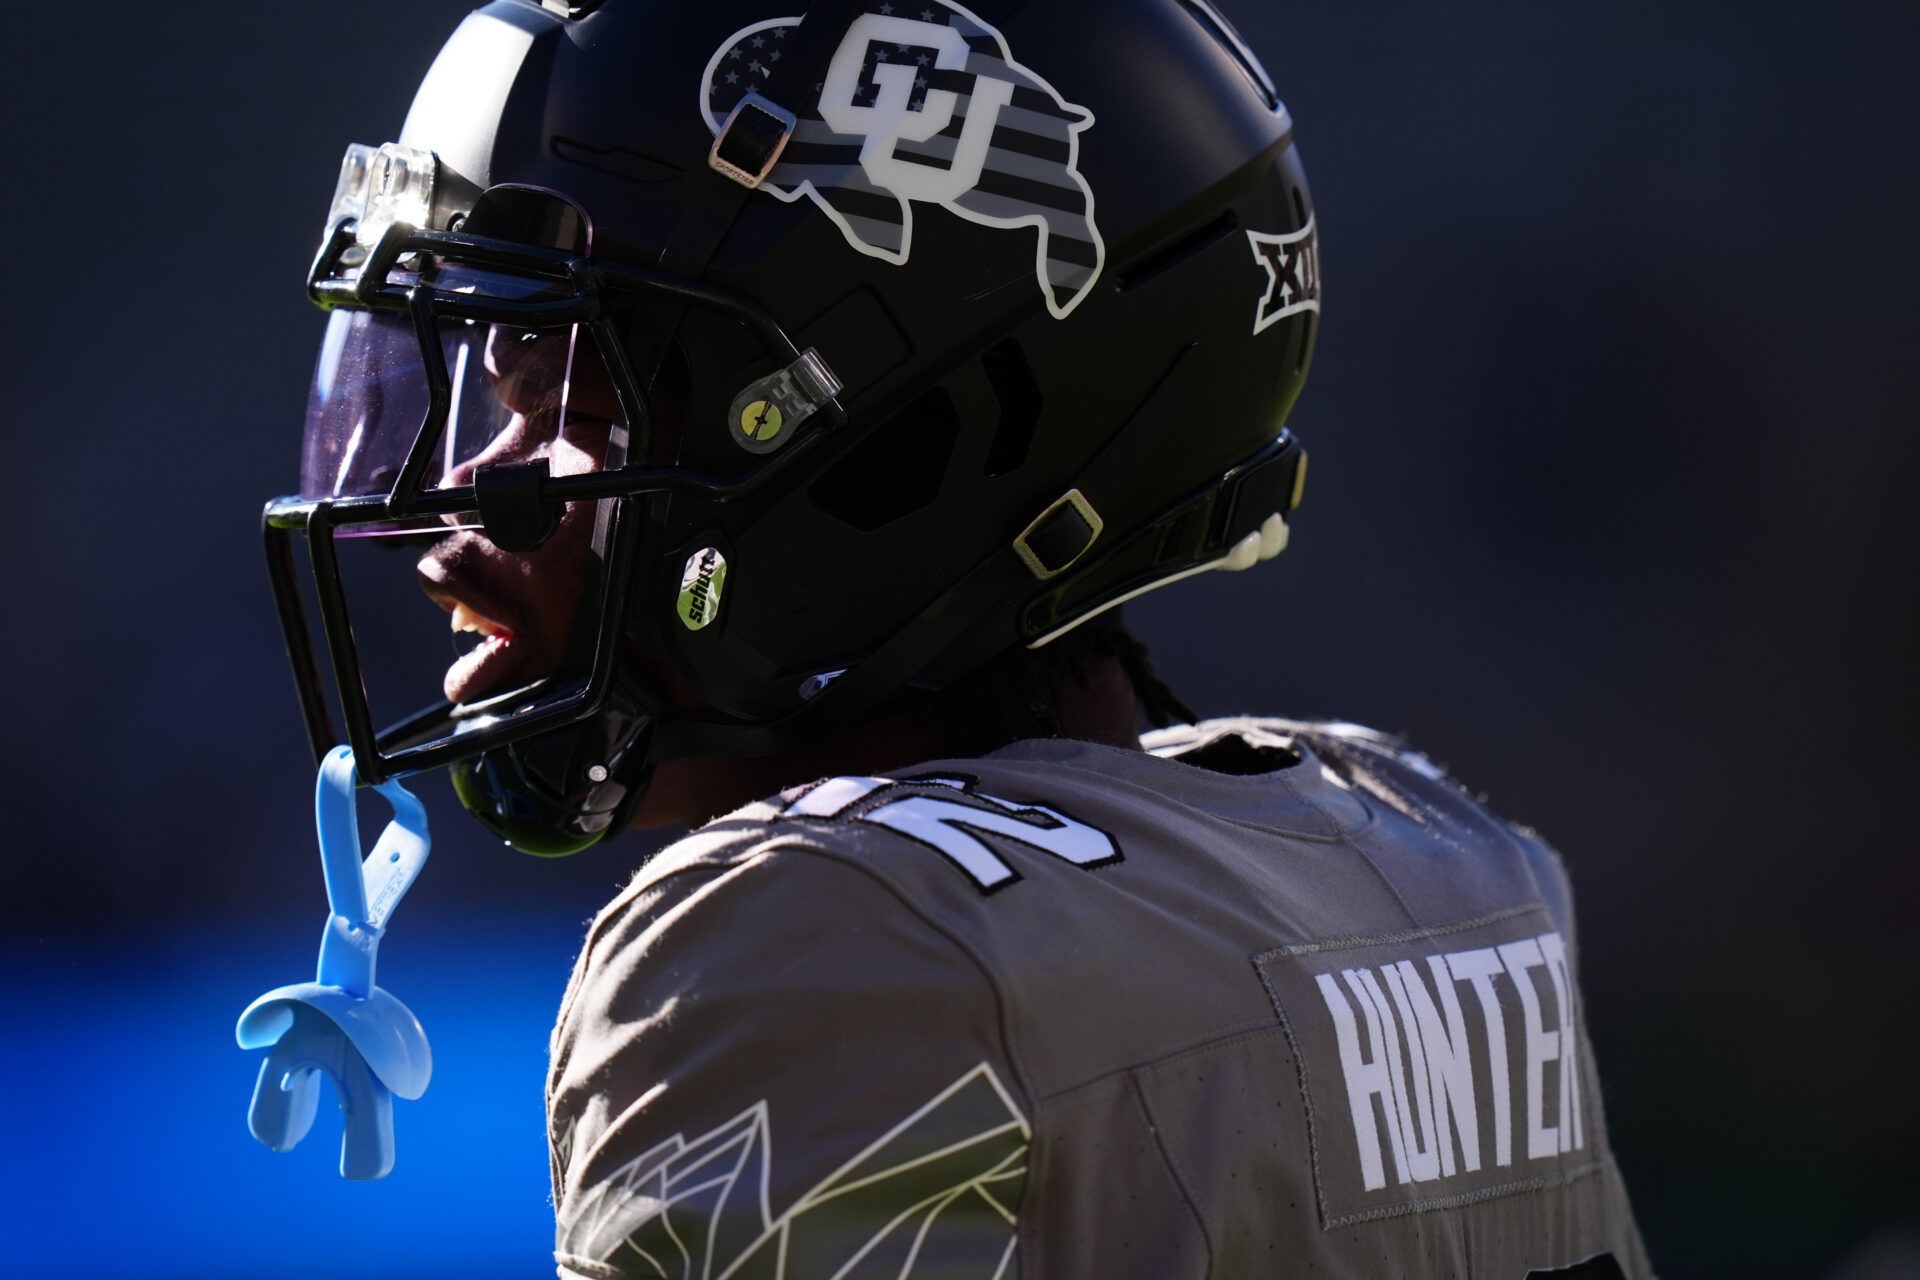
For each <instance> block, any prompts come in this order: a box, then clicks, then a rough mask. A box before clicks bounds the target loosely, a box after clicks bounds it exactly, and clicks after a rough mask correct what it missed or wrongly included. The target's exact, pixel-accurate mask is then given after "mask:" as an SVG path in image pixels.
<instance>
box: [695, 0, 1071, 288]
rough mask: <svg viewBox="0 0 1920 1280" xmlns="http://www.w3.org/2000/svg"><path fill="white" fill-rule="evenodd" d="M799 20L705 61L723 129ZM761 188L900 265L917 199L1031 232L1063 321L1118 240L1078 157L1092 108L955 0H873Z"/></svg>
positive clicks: (752, 30) (769, 26)
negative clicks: (803, 204)
mask: <svg viewBox="0 0 1920 1280" xmlns="http://www.w3.org/2000/svg"><path fill="white" fill-rule="evenodd" d="M799 21H800V20H799V19H798V18H775V19H772V20H771V21H767V22H761V23H756V24H755V25H753V26H750V27H746V28H744V29H743V30H741V31H738V32H736V33H734V35H732V36H731V37H729V38H728V39H727V41H726V42H725V43H724V44H722V45H721V47H720V49H719V50H718V51H717V52H715V54H714V55H713V58H712V60H711V61H709V62H708V63H707V68H706V76H705V78H704V80H703V81H702V91H701V100H700V108H701V113H702V114H703V115H704V116H705V118H706V121H707V127H708V128H709V129H711V130H713V131H714V132H715V133H718V132H719V130H720V124H721V122H722V121H723V120H725V119H726V118H727V115H728V113H729V112H731V111H732V109H733V107H734V104H735V103H737V102H738V101H739V100H740V97H741V96H742V95H743V94H744V93H746V92H747V91H749V90H757V89H760V88H761V87H762V86H764V85H765V84H766V83H767V82H768V80H770V79H771V78H772V76H773V71H774V67H775V66H776V65H777V64H778V63H779V61H780V59H781V58H782V57H783V56H784V50H785V47H786V44H787V41H788V37H789V36H790V34H791V33H792V31H793V29H794V28H795V27H796V26H797V25H798V23H799ZM781 105H782V106H784V107H787V108H788V109H790V110H792V111H793V112H794V114H795V115H796V116H797V117H798V118H799V128H798V129H797V130H796V131H795V133H794V135H793V138H792V140H791V141H790V142H788V144H787V148H786V150H785V151H784V152H783V153H782V154H781V157H780V163H779V164H778V165H776V166H775V167H774V169H773V172H772V173H771V174H769V175H768V177H767V181H766V182H765V183H763V184H762V185H761V188H760V189H761V190H763V191H771V192H772V193H773V194H774V195H775V196H777V197H778V198H780V199H782V200H786V201H794V200H798V199H800V198H801V197H803V196H804V197H806V198H808V199H810V200H812V201H813V202H814V203H815V204H817V205H818V206H820V208H821V210H822V211H823V212H825V213H826V215H827V216H828V217H829V218H832V219H833V221H834V222H835V224H837V225H838V226H839V228H840V230H841V231H842V232H843V233H844V234H845V235H846V237H847V242H848V243H849V244H851V245H852V246H853V247H854V248H855V249H857V250H859V251H860V252H861V253H865V254H868V255H870V256H872V257H876V258H881V259H884V260H885V261H887V262H892V263H903V262H905V261H906V260H907V257H908V255H909V254H910V253H911V252H912V249H913V205H914V203H915V202H920V203H928V204H938V205H942V206H944V207H945V208H947V209H948V210H950V211H952V212H953V213H955V214H957V215H958V216H960V217H962V218H966V219H967V220H969V221H971V222H976V223H980V224H981V225H983V226H990V227H1003V228H1009V229H1013V228H1024V227H1033V228H1034V229H1035V230H1036V232H1037V242H1036V245H1035V248H1034V270H1035V273H1036V274H1037V275H1038V277H1039V282H1040V288H1041V291H1042V292H1043V293H1044V294H1045V295H1046V301H1047V309H1048V310H1049V311H1050V312H1052V313H1053V315H1054V317H1055V318H1056V319H1064V318H1065V317H1066V316H1067V315H1068V314H1069V313H1070V312H1072V310H1073V309H1074V308H1075V307H1076V306H1078V305H1079V304H1080V303H1081V301H1083V300H1084V299H1085V298H1086V296H1087V294H1088V293H1089V292H1091V290H1092V289H1093V283H1094V281H1095V280H1097V279H1098V278H1099V276H1100V269H1101V266H1102V264H1103V263H1104V262H1105V260H1106V246H1105V245H1104V244H1103V243H1102V242H1101V239H1100V232H1099V229H1098V228H1097V227H1096V226H1095V225H1094V220H1093V192H1092V191H1091V190H1090V189H1089V188H1088V187H1087V182H1086V179H1085V178H1083V177H1081V175H1080V171H1079V168H1078V162H1079V153H1080V140H1079V135H1080V132H1081V130H1083V129H1086V128H1088V127H1089V126H1091V125H1092V124H1093V113H1092V112H1090V111H1088V110H1087V109H1086V108H1084V107H1078V106H1075V105H1073V104H1072V103H1070V102H1068V101H1066V100H1065V99H1064V98H1062V97H1061V96H1060V95H1059V94H1058V93H1057V92H1055V91H1054V88H1053V86H1052V85H1050V84H1048V83H1047V82H1046V81H1045V80H1042V79H1041V78H1040V77H1039V76H1037V75H1035V74H1034V73H1033V72H1032V71H1030V70H1028V69H1027V68H1026V67H1023V66H1021V65H1020V64H1019V63H1017V62H1015V61H1014V60H1013V55H1012V54H1011V52H1010V51H1009V50H1008V48H1007V42H1006V40H1005V38H1004V37H1002V36H1001V34H1000V33H999V32H998V31H996V30H995V29H994V28H992V27H990V26H988V25H987V24H986V23H984V22H982V21H981V20H980V19H979V18H977V17H975V16H974V15H973V14H971V13H969V12H967V10H965V9H963V8H961V7H960V6H958V5H954V4H948V3H944V2H943V0H903V3H900V4H898V5H896V4H893V3H890V2H888V3H873V4H869V5H868V6H866V8H865V11H864V12H862V13H860V14H859V15H858V16H857V17H856V18H855V19H854V21H853V23H852V24H851V25H850V26H849V27H848V29H847V34H846V37H845V39H843V40H842V41H841V43H840V46H839V48H838V49H837V50H836V51H835V53H834V55H833V58H832V60H831V61H830V62H829V64H828V67H827V70H826V73H825V77H824V79H822V80H821V81H819V82H818V83H817V84H815V85H814V86H812V89H811V91H810V92H809V93H807V95H806V101H805V102H804V103H793V102H783V103H781Z"/></svg>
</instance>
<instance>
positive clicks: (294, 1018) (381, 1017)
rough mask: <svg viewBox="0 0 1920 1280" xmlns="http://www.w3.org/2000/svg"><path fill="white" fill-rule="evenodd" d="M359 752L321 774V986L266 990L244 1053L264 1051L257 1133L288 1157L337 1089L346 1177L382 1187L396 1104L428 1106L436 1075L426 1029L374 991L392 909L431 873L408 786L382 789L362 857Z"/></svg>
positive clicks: (317, 795)
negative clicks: (389, 813) (369, 845)
mask: <svg viewBox="0 0 1920 1280" xmlns="http://www.w3.org/2000/svg"><path fill="white" fill-rule="evenodd" d="M354 783H355V773H354V765H353V751H352V750H351V749H350V748H348V747H335V748H334V749H333V750H332V751H331V752H329V753H328V755H327V757H326V759H325V760H323V761H322V762H321V764H320V776H319V778H318V780H317V781H316V783H315V786H314V816H315V818H316V820H317V823H318V827H319V833H320V866H321V870H322V871H323V872H324V873H325V876H326V882H327V907H328V911H327V924H326V929H325V931H324V932H323V933H322V934H321V935H320V967H319V972H318V974H316V975H315V980H314V981H313V982H301V983H295V984H294V985H292V986H286V987H278V988H276V989H274V990H272V991H269V992H267V993H266V994H265V995H263V996H261V997H260V998H259V999H258V1000H255V1001H254V1002H253V1003H252V1004H250V1005H248V1006H247V1009H246V1012H245V1013H242V1014H241V1015H240V1023H239V1026H238V1027H236V1028H235V1031H234V1034H235V1038H236V1039H238V1040H239V1042H240V1047H241V1048H242V1049H266V1050H267V1051H268V1052H267V1059H266V1061H265V1062H263V1063H261V1064H260V1078H259V1080H258V1081H257V1082H256V1083H255V1085H254V1089H253V1105H252V1107H251V1109H250V1110H249V1111H248V1113H247V1127H248V1128H249V1129H251V1130H252V1132H253V1136H254V1137H256V1138H258V1139H259V1140H260V1141H261V1142H263V1143H265V1144H266V1145H267V1146H269V1147H271V1148H273V1149H274V1150H275V1151H289V1150H291V1149H292V1148H293V1147H294V1146H295V1145H297V1144H298V1143H299V1141H300V1139H302V1138H304V1137H306V1135H307V1131H308V1130H309V1129H310V1128H312V1127H313V1118H314V1113H315V1111H316V1110H317V1109H318V1107H319V1103H320V1076H321V1075H322V1074H325V1075H326V1076H327V1078H328V1079H330V1080H332V1081H333V1088H334V1092H335V1094H337V1095H338V1096H339V1099H340V1109H341V1110H342V1111H343V1112H345V1113H346V1114H345V1131H344V1133H343V1135H342V1137H341V1141H340V1174H341V1176H342V1177H346V1178H384V1177H386V1175H387V1173H388V1172H389V1171H390V1170H391V1169H392V1168H393V1099H394V1097H395V1096H396V1095H397V1096H399V1097H402V1098H407V1099H413V1098H418V1097H419V1096H420V1095H421V1094H423V1093H425V1092H426V1089H427V1081H428V1080H429V1079H430V1078H431V1077H432V1075H433V1057H432V1054H431V1053H430V1052H429V1050H428V1048H427V1034H426V1032H425V1031H423V1030H421V1027H420V1020H419V1019H418V1018H415V1017H414V1016H413V1013H412V1011H411V1010H409V1009H408V1008H407V1006H406V1005H404V1004H402V1003H400V1001H399V1000H397V999H395V998H394V996H393V995H391V994H390V993H388V992H387V991H385V990H383V989H381V988H380V987H378V986H375V985H374V962H375V960H376V959H377V957H378V954H379V949H380V939H381V937H382V935H383V934H384V933H385V932H386V925H387V922H388V921H389V920H391V919H392V918H393V910H394V908H395V907H397V906H398V905H399V904H400V899H401V898H402V897H403V896H404V895H405V894H406V892H407V889H408V888H409V887H410V886H411V885H412V884H413V881H414V877H416V876H417V875H419V873H420V868H421V867H422V866H424V865H426V861H427V852H428V850H429V848H430V847H431V841H430V839H429V838H428V835H427V811H426V809H425V808H424V807H423V806H422V805H421V803H420V801H419V800H418V799H417V798H415V796H414V795H413V793H412V792H410V791H408V790H407V789H406V788H405V787H403V786H401V785H400V784H399V783H398V782H383V783H380V784H378V785H377V786H375V787H374V790H375V791H378V792H379V793H380V795H381V796H382V797H384V798H385V799H386V801H387V803H389V804H390V805H392V806H393V820H392V821H391V822H389V823H388V824H387V828H386V830H385V831H383V832H381V833H380V839H379V840H378V841H376V842H375V843H374V846H373V852H372V853H369V854H368V855H367V856H366V859H365V860H364V861H362V860H361V857H360V824H359V818H358V815H357V814H356V813H355V810H354Z"/></svg>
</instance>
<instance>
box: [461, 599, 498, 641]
mask: <svg viewBox="0 0 1920 1280" xmlns="http://www.w3.org/2000/svg"><path fill="white" fill-rule="evenodd" d="M452 623H453V629H454V630H455V631H477V632H479V633H480V634H481V635H483V636H503V635H506V634H507V629H506V628H505V627H503V626H501V625H500V624H499V623H497V622H495V621H493V619H491V618H487V617H484V616H482V615H480V614H478V613H475V612H474V611H473V610H472V609H469V608H468V607H467V606H466V605H464V604H456V605H454V606H453V619H452Z"/></svg>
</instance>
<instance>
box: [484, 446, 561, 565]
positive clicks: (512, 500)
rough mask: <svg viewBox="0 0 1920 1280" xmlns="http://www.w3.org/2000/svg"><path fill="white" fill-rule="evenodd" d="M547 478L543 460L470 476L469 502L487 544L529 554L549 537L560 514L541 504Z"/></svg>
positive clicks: (499, 466)
mask: <svg viewBox="0 0 1920 1280" xmlns="http://www.w3.org/2000/svg"><path fill="white" fill-rule="evenodd" d="M547 478H548V474H547V460H546V459H545V458H532V459H529V460H528V461H526V462H499V463H493V464H492V465H490V466H484V467H480V468H479V469H477V470H476V471H475V472H474V473H473V502H474V505H475V506H476V507H478V508H479V509H480V523H481V524H482V525H483V526H484V527H485V528H486V531H487V541H489V542H491V543H493V545H494V546H496V547H498V548H500V549H501V550H502V551H533V550H536V549H538V548H539V546H540V544H541V543H543V542H545V541H546V540H547V539H548V538H549V537H551V536H552V534H553V527H554V525H555V524H557V523H559V517H560V513H559V511H558V510H557V509H556V506H555V504H552V503H548V502H544V501H542V500H541V497H540V486H541V485H542V484H544V483H546V480H547Z"/></svg>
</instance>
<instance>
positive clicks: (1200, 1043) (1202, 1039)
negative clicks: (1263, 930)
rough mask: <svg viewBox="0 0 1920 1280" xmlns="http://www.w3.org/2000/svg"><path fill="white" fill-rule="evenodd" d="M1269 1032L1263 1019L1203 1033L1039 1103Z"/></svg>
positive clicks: (1103, 1072)
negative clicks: (1155, 1055) (1161, 1052)
mask: <svg viewBox="0 0 1920 1280" xmlns="http://www.w3.org/2000/svg"><path fill="white" fill-rule="evenodd" d="M1272 1030H1273V1024H1272V1021H1271V1020H1270V1019H1266V1018H1264V1017H1263V1018H1262V1020H1261V1021H1260V1022H1258V1023H1247V1024H1243V1025H1239V1026H1233V1027H1227V1028H1223V1029H1218V1030H1214V1031H1207V1032H1203V1033H1202V1034H1201V1035H1199V1036H1198V1037H1196V1038H1194V1039H1192V1040H1189V1041H1187V1042H1186V1043H1185V1044H1183V1045H1180V1046H1179V1047H1178V1048H1174V1049H1169V1050H1167V1051H1166V1052H1165V1053H1163V1054H1161V1055H1160V1056H1158V1057H1154V1058H1147V1059H1145V1060H1144V1061H1139V1060H1136V1061H1130V1062H1115V1063H1112V1064H1110V1065H1108V1066H1104V1067H1101V1068H1100V1069H1099V1070H1097V1071H1096V1072H1094V1073H1093V1074H1092V1075H1089V1076H1086V1077H1085V1078H1083V1079H1080V1080H1076V1081H1074V1082H1073V1083H1072V1084H1070V1085H1066V1086H1064V1087H1062V1088H1059V1089H1055V1090H1054V1091H1053V1092H1052V1093H1049V1094H1047V1095H1046V1096H1045V1097H1044V1098H1041V1099H1040V1101H1042V1102H1053V1101H1055V1100H1057V1099H1060V1098H1064V1097H1066V1096H1068V1095H1069V1094H1073V1093H1078V1092H1079V1091H1080V1090H1082V1089H1089V1088H1092V1087H1093V1086H1094V1085H1097V1084H1103V1083H1105V1082H1107V1081H1110V1080H1112V1079H1113V1078H1114V1077H1115V1076H1121V1075H1125V1074H1127V1073H1128V1072H1129V1071H1143V1070H1146V1069H1148V1068H1151V1067H1158V1066H1161V1065H1163V1064H1165V1063H1169V1062H1174V1061H1177V1060H1178V1059H1181V1058H1184V1057H1187V1056H1188V1055H1189V1054H1196V1053H1205V1052H1207V1051H1209V1050H1211V1049H1217V1048H1219V1047H1221V1046H1222V1045H1227V1044H1231V1043H1233V1042H1234V1041H1236V1040H1242V1039H1249V1040H1250V1039H1255V1038H1257V1037H1259V1036H1261V1035H1264V1034H1267V1033H1269V1032H1271V1031H1272Z"/></svg>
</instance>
